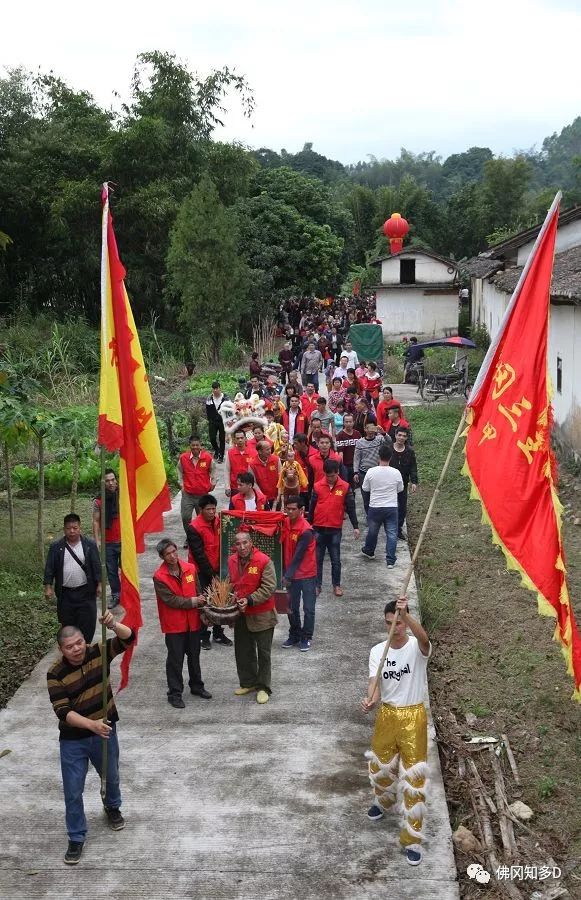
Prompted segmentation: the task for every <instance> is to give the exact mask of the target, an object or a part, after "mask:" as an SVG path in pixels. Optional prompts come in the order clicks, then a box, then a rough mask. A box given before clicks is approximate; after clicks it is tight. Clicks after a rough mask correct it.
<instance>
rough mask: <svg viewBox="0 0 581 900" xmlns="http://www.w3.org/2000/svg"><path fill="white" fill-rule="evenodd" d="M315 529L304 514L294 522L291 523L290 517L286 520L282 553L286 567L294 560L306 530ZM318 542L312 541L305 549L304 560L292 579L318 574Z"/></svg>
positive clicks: (311, 576)
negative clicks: (298, 543) (297, 547)
mask: <svg viewBox="0 0 581 900" xmlns="http://www.w3.org/2000/svg"><path fill="white" fill-rule="evenodd" d="M312 530H313V529H312V528H311V526H310V525H309V523H308V522H307V520H306V519H305V517H304V516H300V518H299V519H297V521H296V522H295V523H294V525H293V524H291V523H290V521H289V520H288V519H286V520H285V523H284V525H283V528H282V553H283V562H284V567H285V569H288V567H289V566H290V564H291V562H292V558H293V556H294V555H295V551H296V546H297V542H298V540H299V538H300V537H301V535H302V534H303V533H304V532H305V531H312ZM316 554H317V542H316V541H311V543H310V544H309V546H308V547H307V549H306V551H305V555H304V556H303V558H302V560H301V561H300V563H299V564H298V566H297V568H296V570H295V573H294V575H293V577H292V581H295V580H297V579H299V578H314V577H315V575H316V574H317V555H316Z"/></svg>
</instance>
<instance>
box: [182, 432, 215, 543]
mask: <svg viewBox="0 0 581 900" xmlns="http://www.w3.org/2000/svg"><path fill="white" fill-rule="evenodd" d="M189 443H190V449H189V450H186V452H185V453H182V454H181V456H180V458H179V461H178V466H177V469H178V481H179V483H180V487H181V489H182V503H181V516H182V522H183V523H184V531H186V530H187V527H188V525H189V524H190V522H191V521H192V516H193V513H194V510H195V511H196V513H198V512H199V511H200V509H199V505H198V504H199V500H200V497H201V496H202V495H203V494H209V493H210V491H213V490H214V488H215V487H216V475H215V471H216V464H215V462H214V458H213V456H212V455H211V454H210V453H208V451H207V450H203V449H202V444H201V442H200V439H199V438H198V437H196V435H195V434H192V435H190V440H189Z"/></svg>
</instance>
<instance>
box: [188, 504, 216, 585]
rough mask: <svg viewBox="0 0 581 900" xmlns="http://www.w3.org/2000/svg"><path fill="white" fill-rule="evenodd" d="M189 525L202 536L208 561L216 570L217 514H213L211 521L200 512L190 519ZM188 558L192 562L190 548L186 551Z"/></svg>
mask: <svg viewBox="0 0 581 900" xmlns="http://www.w3.org/2000/svg"><path fill="white" fill-rule="evenodd" d="M190 525H191V527H192V528H193V529H194V531H197V532H198V534H199V535H200V537H201V538H202V543H203V544H204V550H205V551H206V556H207V557H208V562H209V563H210V565H211V566H212V568H213V569H214V571H215V572H218V570H219V568H220V520H219V518H218V516H215V517H214V520H213V521H212V522H206V520H205V519H204V517H203V516H202V515H201V514H200V515H199V516H197V518H195V519H192V521H191V522H190ZM188 560H189V561H190V562H191V563H193V562H194V560H193V558H192V551H191V550H189V551H188Z"/></svg>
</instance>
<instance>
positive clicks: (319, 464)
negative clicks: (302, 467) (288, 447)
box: [309, 450, 341, 481]
mask: <svg viewBox="0 0 581 900" xmlns="http://www.w3.org/2000/svg"><path fill="white" fill-rule="evenodd" d="M327 459H336V460H337V462H338V463H340V462H341V457H340V456H339V454H338V453H336V452H335V451H334V450H329V455H328V456H327ZM324 462H325V460H324V459H322V458H321V454H320V452H319V450H314V451H313V452H311V453H309V464H310V466H311V469H312V470H313V475H314V480H315V481H318V480H319V479H320V478H322V477H323V475H324V474H325V473H324V472H323V463H324Z"/></svg>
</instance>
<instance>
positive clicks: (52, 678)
mask: <svg viewBox="0 0 581 900" xmlns="http://www.w3.org/2000/svg"><path fill="white" fill-rule="evenodd" d="M99 621H101V622H102V623H103V624H104V625H106V626H107V628H109V629H110V630H111V631H113V632H114V634H115V637H114V638H112V639H109V640H108V641H107V649H106V659H107V676H108V675H109V669H110V666H111V660H112V659H114V657H115V656H118V655H119V654H120V653H124V651H125V650H126V649H127V647H129V645H130V644H131V643H132V641H133V639H134V635H133V632H132V631H131V629H130V628H128V627H127V626H126V625H122V624H121V623H120V622H116V621H115V619H114V618H113V613H111V612H107V613H105V615H104V616H102V617H101V618H100V620H99ZM57 642H58V645H59V649H60V651H61V654H62V656H61V657H60V659H58V660H57V661H56V662H54V663H53V664H52V665H51V667H50V669H49V670H48V672H47V674H46V681H47V688H48V695H49V697H50V702H51V703H52V706H53V709H54V711H55V713H56V716H57V718H58V720H59V746H60V758H61V772H62V779H63V790H64V795H65V809H66V826H67V834H68V836H69V845H68V848H67V852H66V853H65V857H64V861H65V863H66V864H67V865H68V866H75V865H76V864H77V863H78V862H79V860H80V858H81V854H82V852H83V846H84V843H85V839H86V837H87V820H86V818H85V811H84V807H83V791H84V790H85V778H86V776H87V770H88V768H89V762H91V763H92V765H93V766H94V768H95V769H96V770H97V772H98V773H99V775H101V769H102V755H101V754H102V750H103V738H105V740H106V741H107V786H106V790H105V800H104V805H105V814H106V816H107V820H108V822H109V826H110V827H111V828H112V829H113V831H120V830H121V829H122V828H124V827H125V820H124V819H123V816H122V815H121V811H120V806H121V792H120V790H119V745H118V743H117V732H116V723H117V722H118V721H119V715H118V713H117V709H116V707H115V701H114V700H113V694H112V692H111V685H110V684H109V683H108V685H107V709H106V710H105V709H103V693H102V691H101V688H100V685H101V682H102V680H103V667H102V659H103V658H102V654H101V645H100V644H91V645H90V646H88V644H87V641H85V638H84V637H83V634H82V632H81V630H80V629H79V628H77V627H76V625H63V626H62V627H61V628H60V629H59V631H58V633H57Z"/></svg>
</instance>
